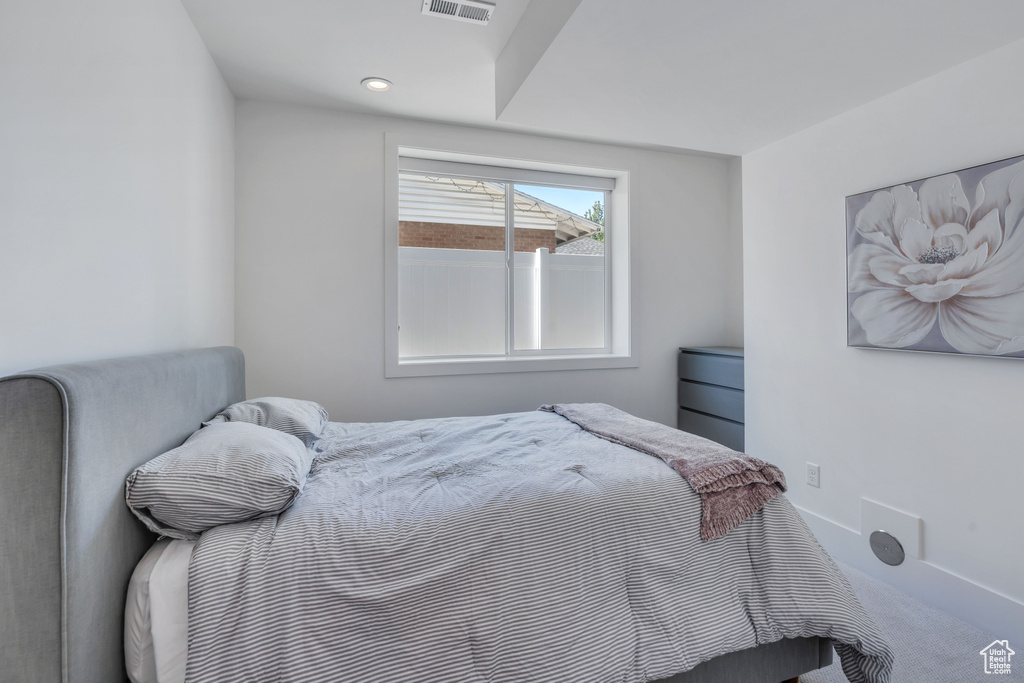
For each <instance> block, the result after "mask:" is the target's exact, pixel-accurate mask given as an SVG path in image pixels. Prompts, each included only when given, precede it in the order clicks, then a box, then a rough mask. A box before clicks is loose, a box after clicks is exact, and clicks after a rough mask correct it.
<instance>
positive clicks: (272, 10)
mask: <svg viewBox="0 0 1024 683" xmlns="http://www.w3.org/2000/svg"><path fill="white" fill-rule="evenodd" d="M496 3H497V7H496V9H495V11H494V13H493V18H492V20H491V22H490V24H489V25H487V26H477V25H472V24H468V23H462V22H457V21H451V20H447V19H441V18H437V17H431V16H424V15H423V14H421V12H420V9H421V5H422V0H359V1H357V0H182V4H183V5H184V7H185V9H186V11H187V12H188V13H189V15H190V17H191V18H192V21H193V23H194V24H195V26H196V28H197V29H198V31H199V33H200V35H201V36H202V38H203V40H204V41H205V42H206V45H207V46H208V47H209V49H210V53H211V54H212V55H213V58H214V60H215V61H216V63H217V65H218V67H219V68H220V70H221V72H222V73H223V74H224V78H225V80H226V81H227V83H228V85H229V87H230V88H231V90H232V91H233V92H234V93H235V95H236V96H238V97H240V98H253V99H269V100H280V101H287V102H296V103H304V104H313V105H318V106H327V107H334V108H337V109H343V110H348V111H358V112H367V113H378V114H387V115H395V116H406V117H413V118H421V119H430V120H438V121H450V122H456V123H464V124H470V125H476V126H486V127H493V128H502V129H511V130H523V131H530V132H536V133H542V134H549V135H559V136H566V137H573V138H580V139H592V140H603V141H608V142H616V143H624V144H637V145H645V146H658V147H672V148H680V149H689V150H698V151H704V152H712V153H720V154H744V153H746V152H750V151H752V150H754V149H757V148H759V147H762V146H764V145H766V144H769V143H771V142H773V141H775V140H778V139H781V138H783V137H786V136H787V135H790V134H792V133H795V132H797V131H799V130H802V129H804V128H807V127H809V126H812V125H814V124H816V123H818V122H820V121H824V120H826V119H828V118H831V117H833V116H835V115H837V114H840V113H842V112H844V111H847V110H850V109H852V108H854V107H857V106H858V105H861V104H863V103H865V102H869V101H871V100H873V99H876V98H878V97H881V96H883V95H886V94H888V93H890V92H894V91H896V90H899V89H901V88H903V87H905V86H907V85H909V84H911V83H914V82H916V81H919V80H922V79H924V78H927V77H928V76H931V75H933V74H936V73H938V72H940V71H944V70H946V69H948V68H950V67H953V66H955V65H957V64H960V63H962V62H965V61H968V60H970V59H973V58H975V57H978V56H980V55H982V54H985V53H987V52H990V51H992V50H995V49H997V48H999V47H1001V46H1003V45H1006V44H1008V43H1010V42H1013V41H1015V40H1018V39H1021V38H1024V3H1021V2H1020V1H1019V0H970V1H969V2H968V1H965V0H858V1H857V2H850V1H849V0H773V2H764V1H763V0H720V1H719V2H707V0H644V1H643V2H639V1H635V2H624V1H623V0H532V2H531V1H530V0H496ZM366 76H382V77H384V78H387V79H389V80H391V81H392V82H393V83H394V87H393V88H392V89H391V90H390V91H389V92H386V93H372V92H370V91H368V90H366V89H364V88H362V87H361V86H360V85H359V82H360V80H361V79H363V78H364V77H366ZM978 96H981V94H980V93H969V92H961V93H950V99H951V100H955V99H958V98H964V97H978Z"/></svg>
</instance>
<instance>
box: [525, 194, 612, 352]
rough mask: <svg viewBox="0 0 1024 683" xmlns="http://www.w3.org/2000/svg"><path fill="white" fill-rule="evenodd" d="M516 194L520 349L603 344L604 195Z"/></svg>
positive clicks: (586, 346)
mask: <svg viewBox="0 0 1024 683" xmlns="http://www.w3.org/2000/svg"><path fill="white" fill-rule="evenodd" d="M514 191H515V231H514V238H515V348H516V349H517V350H534V349H599V348H604V346H605V257H604V237H605V225H604V206H605V194H604V193H603V192H595V191H589V190H568V189H562V188H555V187H541V186H536V185H515V187H514Z"/></svg>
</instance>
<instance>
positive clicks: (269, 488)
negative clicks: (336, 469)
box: [124, 422, 314, 539]
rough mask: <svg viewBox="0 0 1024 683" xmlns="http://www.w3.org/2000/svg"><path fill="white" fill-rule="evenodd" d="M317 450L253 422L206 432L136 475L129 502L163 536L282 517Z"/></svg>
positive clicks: (130, 480)
mask: <svg viewBox="0 0 1024 683" xmlns="http://www.w3.org/2000/svg"><path fill="white" fill-rule="evenodd" d="M313 456H314V453H313V452H312V451H310V450H308V449H307V448H306V446H305V445H304V444H303V443H302V442H301V441H299V440H298V439H297V438H296V437H294V436H291V435H289V434H285V433H283V432H279V431H276V430H273V429H267V428H265V427H259V426H257V425H252V424H248V423H245V422H227V423H223V424H213V425H210V426H209V427H207V428H205V429H200V430H199V431H197V432H195V433H193V434H192V436H190V437H189V438H188V439H187V440H186V441H185V443H183V444H182V445H181V446H178V447H177V448H175V449H174V450H170V451H167V452H166V453H164V454H163V455H159V456H157V457H155V458H153V459H152V460H150V461H149V462H147V463H145V464H144V465H142V466H140V467H138V468H136V469H135V471H134V472H132V473H131V474H129V475H128V479H127V481H126V482H125V494H124V497H125V501H126V502H127V503H128V507H130V508H131V509H132V512H134V513H135V516H136V517H138V518H139V519H141V520H142V522H143V523H144V524H145V525H146V526H147V527H149V529H150V530H152V531H154V532H156V533H158V534H160V535H161V536H170V537H172V538H181V539H195V538H198V535H199V534H201V533H202V532H204V531H206V530H207V529H211V528H213V527H215V526H218V525H220V524H231V523H233V522H242V521H245V520H247V519H253V518H255V517H265V516H267V515H273V514H277V513H279V512H282V511H284V510H285V509H287V508H288V506H289V505H291V504H292V502H293V501H294V500H295V497H296V496H297V495H299V492H300V491H302V486H303V484H305V483H306V475H308V474H309V468H310V466H311V465H312V463H313Z"/></svg>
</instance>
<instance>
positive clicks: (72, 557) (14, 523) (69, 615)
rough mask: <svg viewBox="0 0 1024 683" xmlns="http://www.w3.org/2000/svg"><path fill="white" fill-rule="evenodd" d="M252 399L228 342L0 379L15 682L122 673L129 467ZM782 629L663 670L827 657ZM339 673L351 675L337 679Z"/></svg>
mask: <svg viewBox="0 0 1024 683" xmlns="http://www.w3.org/2000/svg"><path fill="white" fill-rule="evenodd" d="M244 398H245V382H244V360H243V356H242V353H241V351H240V350H238V349H235V348H231V347H220V348H213V349H200V350H190V351H182V352H176V353H165V354H157V355H150V356H140V357H131V358H120V359H112V360H105V361H93V362H86V363H79V364H71V365H62V366H54V367H50V368H44V369H41V370H36V371H32V372H27V373H23V374H20V375H15V376H12V377H8V378H4V379H3V380H0V454H2V467H3V475H2V477H0V515H2V517H3V519H4V524H3V527H2V532H0V558H2V559H0V587H2V592H0V619H2V621H0V670H2V671H4V678H5V680H10V681H63V682H64V683H85V682H87V681H96V682H100V681H103V682H109V681H115V680H122V681H123V680H125V679H126V673H125V663H124V650H123V635H124V613H125V595H126V591H127V589H128V584H129V579H130V577H131V575H132V572H133V570H134V569H135V566H136V564H137V563H138V562H139V560H140V558H142V557H143V555H144V554H145V553H146V551H147V549H148V548H149V547H150V546H151V545H152V544H153V542H154V541H155V540H156V536H155V535H154V534H152V533H151V532H149V531H148V530H146V528H145V527H144V526H143V525H142V524H141V523H139V521H138V520H137V519H136V518H135V517H134V516H133V515H132V514H131V512H130V511H129V510H128V508H127V507H126V506H125V504H124V480H125V476H126V475H127V474H128V473H129V472H131V471H132V470H133V469H134V468H136V467H138V466H139V465H141V464H142V463H144V462H146V461H147V460H149V459H151V458H153V457H155V456H157V455H159V454H161V453H163V452H165V451H167V450H169V449H171V448H174V447H175V446H177V445H179V444H180V443H182V442H183V441H184V440H185V439H186V438H187V437H188V436H189V435H190V434H191V433H192V432H193V431H195V430H196V429H197V427H198V425H199V424H200V423H202V422H203V421H206V420H209V419H210V418H211V417H212V416H214V415H215V414H217V413H218V411H220V410H222V409H223V408H225V407H226V406H228V405H230V404H233V403H236V402H238V401H241V400H243V399H244ZM831 660H832V648H831V645H830V641H829V640H827V639H825V638H818V637H806V638H786V639H783V640H780V641H777V642H773V643H768V644H763V645H759V646H757V647H755V648H749V649H745V650H742V651H739V652H733V653H729V654H725V655H722V656H719V657H716V658H714V659H712V660H710V661H707V662H704V663H703V664H700V665H699V666H698V667H697V668H695V669H692V670H690V671H687V672H683V673H680V674H678V675H675V676H673V677H670V678H666V679H662V680H664V681H666V683H669V682H670V683H696V682H697V681H702V682H704V683H716V682H718V681H722V682H723V683H724V682H725V681H729V682H731V683H769V682H777V681H784V680H789V679H792V678H794V677H796V676H798V675H799V674H801V673H804V672H807V671H810V670H813V669H816V668H819V667H821V666H825V665H827V664H829V663H830V662H831ZM341 680H344V679H341Z"/></svg>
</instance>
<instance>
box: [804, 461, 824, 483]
mask: <svg viewBox="0 0 1024 683" xmlns="http://www.w3.org/2000/svg"><path fill="white" fill-rule="evenodd" d="M807 485H808V486H813V487H815V488H821V471H820V468H819V467H818V466H817V465H815V464H814V463H813V462H809V463H807Z"/></svg>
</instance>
